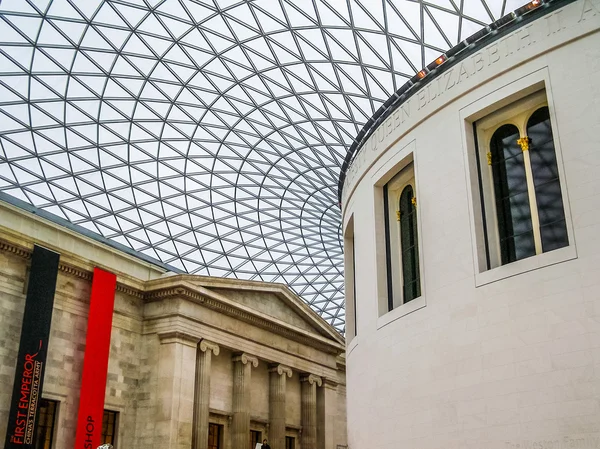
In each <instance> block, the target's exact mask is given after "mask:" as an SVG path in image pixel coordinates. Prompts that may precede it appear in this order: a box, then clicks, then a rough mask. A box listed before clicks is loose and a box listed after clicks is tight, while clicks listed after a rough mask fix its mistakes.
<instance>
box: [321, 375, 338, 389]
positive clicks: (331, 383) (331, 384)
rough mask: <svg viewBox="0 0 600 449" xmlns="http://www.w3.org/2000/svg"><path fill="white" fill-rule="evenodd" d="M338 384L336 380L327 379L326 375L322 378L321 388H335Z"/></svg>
mask: <svg viewBox="0 0 600 449" xmlns="http://www.w3.org/2000/svg"><path fill="white" fill-rule="evenodd" d="M338 385H339V383H338V382H336V381H335V380H333V379H329V378H327V377H324V378H323V388H329V389H331V390H337V386H338Z"/></svg>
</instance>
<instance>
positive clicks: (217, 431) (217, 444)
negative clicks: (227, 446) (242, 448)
mask: <svg viewBox="0 0 600 449" xmlns="http://www.w3.org/2000/svg"><path fill="white" fill-rule="evenodd" d="M222 427H223V426H220V425H219V424H210V423H209V424H208V449H221V428H222Z"/></svg>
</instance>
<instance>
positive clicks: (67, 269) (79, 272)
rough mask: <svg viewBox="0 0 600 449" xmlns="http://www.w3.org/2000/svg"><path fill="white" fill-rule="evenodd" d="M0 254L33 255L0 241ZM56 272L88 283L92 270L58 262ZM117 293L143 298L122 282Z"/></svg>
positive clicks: (25, 256)
mask: <svg viewBox="0 0 600 449" xmlns="http://www.w3.org/2000/svg"><path fill="white" fill-rule="evenodd" d="M0 252H7V253H11V254H15V255H16V256H18V257H21V258H23V259H26V260H29V259H31V254H32V253H33V250H32V249H31V248H27V247H24V246H21V245H17V244H14V243H11V242H8V241H6V240H0ZM61 255H62V254H61ZM58 270H59V271H60V272H62V273H65V274H67V275H69V276H74V277H77V278H80V279H85V280H86V281H90V282H91V280H92V277H93V269H88V268H82V267H78V266H76V265H74V264H72V263H68V262H60V263H59V265H58ZM109 271H110V270H109ZM117 291H118V292H121V293H124V294H126V295H129V296H133V297H135V298H138V299H141V298H142V297H143V292H142V291H141V290H139V289H137V288H134V287H129V286H128V285H125V284H123V283H122V282H117Z"/></svg>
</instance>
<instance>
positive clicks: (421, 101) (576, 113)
mask: <svg viewBox="0 0 600 449" xmlns="http://www.w3.org/2000/svg"><path fill="white" fill-rule="evenodd" d="M599 29H600V2H598V1H597V0H578V1H552V2H542V1H533V2H530V3H529V4H527V5H526V6H524V7H523V8H520V9H519V10H517V11H515V13H513V14H510V15H508V16H506V17H504V18H502V19H500V20H499V21H498V22H496V23H494V24H491V25H490V26H488V27H486V28H484V29H483V30H482V31H481V32H479V33H477V34H476V35H474V36H472V37H471V38H468V39H467V40H466V41H465V42H461V44H459V46H458V47H455V48H453V49H451V50H450V51H448V53H446V54H444V55H441V56H440V57H439V58H438V59H436V60H435V61H433V62H432V63H431V64H430V65H429V66H428V67H427V68H425V69H423V71H421V72H419V73H418V74H417V75H416V76H415V77H414V78H413V79H412V80H411V82H410V83H409V84H407V85H406V86H405V87H404V88H403V89H401V90H400V91H399V92H398V93H397V95H395V96H394V97H392V98H390V100H389V101H388V102H387V103H386V104H385V105H384V106H383V107H382V108H381V110H380V111H379V112H378V113H377V115H375V116H374V117H373V118H372V119H371V121H370V122H369V123H368V124H367V126H366V127H365V128H364V130H363V132H362V133H361V134H360V135H359V136H358V138H357V143H356V144H355V145H354V147H353V149H352V152H351V155H350V156H349V158H348V160H347V163H346V164H345V166H344V167H343V173H342V179H341V180H340V201H341V203H342V208H343V232H344V241H345V270H346V276H345V282H346V289H345V291H346V304H347V317H348V321H347V334H346V338H347V341H348V343H347V345H348V346H347V354H346V358H347V386H348V444H349V447H351V448H353V449H354V448H367V447H368V448H374V449H384V448H415V449H417V448H418V449H441V448H443V449H464V448H477V449H480V448H486V449H500V448H502V449H505V448H559V447H560V448H562V447H565V448H567V447H569V448H571V447H572V448H581V449H583V448H586V449H587V448H596V447H600V424H599V423H600V396H599V392H600V238H599V235H600V232H599V231H600V33H599ZM366 379H369V381H368V382H367V381H365V380H366Z"/></svg>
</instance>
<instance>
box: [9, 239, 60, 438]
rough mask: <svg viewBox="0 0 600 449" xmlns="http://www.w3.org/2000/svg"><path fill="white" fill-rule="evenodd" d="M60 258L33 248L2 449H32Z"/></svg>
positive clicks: (38, 247) (54, 254)
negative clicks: (4, 440)
mask: <svg viewBox="0 0 600 449" xmlns="http://www.w3.org/2000/svg"><path fill="white" fill-rule="evenodd" d="M59 257H60V255H59V254H57V253H55V252H53V251H50V250H47V249H45V248H42V247H40V246H34V248H33V257H32V260H31V271H30V273H29V286H28V287H27V298H26V299H25V313H24V315H23V328H22V329H21V343H20V345H19V356H18V358H17V369H16V372H15V384H14V387H13V394H12V399H11V403H10V415H9V416H8V428H7V429H6V443H5V444H4V447H5V449H16V448H33V447H34V445H33V443H34V439H35V429H36V427H37V423H38V413H37V411H38V405H39V401H40V400H41V396H42V386H43V385H42V384H43V382H44V371H45V370H46V356H47V354H48V339H49V337H50V323H51V321H52V306H53V305H54V291H55V290H56V278H57V276H58V259H59Z"/></svg>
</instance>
